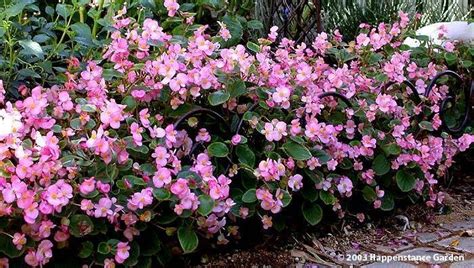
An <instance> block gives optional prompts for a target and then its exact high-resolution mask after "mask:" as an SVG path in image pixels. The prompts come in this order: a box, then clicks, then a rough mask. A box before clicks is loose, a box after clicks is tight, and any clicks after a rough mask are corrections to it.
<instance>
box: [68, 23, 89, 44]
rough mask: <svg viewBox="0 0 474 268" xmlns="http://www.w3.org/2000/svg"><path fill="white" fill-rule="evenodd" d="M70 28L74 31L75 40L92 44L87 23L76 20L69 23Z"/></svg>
mask: <svg viewBox="0 0 474 268" xmlns="http://www.w3.org/2000/svg"><path fill="white" fill-rule="evenodd" d="M71 29H72V30H73V31H74V32H75V33H76V36H75V40H76V42H78V43H81V44H83V45H87V46H89V45H93V43H92V33H91V28H90V27H89V25H87V24H85V23H82V22H76V23H74V24H73V25H71Z"/></svg>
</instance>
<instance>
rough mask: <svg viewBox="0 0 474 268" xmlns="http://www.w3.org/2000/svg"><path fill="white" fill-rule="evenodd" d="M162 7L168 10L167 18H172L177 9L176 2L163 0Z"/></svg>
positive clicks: (175, 0)
mask: <svg viewBox="0 0 474 268" xmlns="http://www.w3.org/2000/svg"><path fill="white" fill-rule="evenodd" d="M164 6H165V8H166V10H168V16H170V17H174V15H175V14H176V11H178V9H179V4H178V1H177V0H165V2H164Z"/></svg>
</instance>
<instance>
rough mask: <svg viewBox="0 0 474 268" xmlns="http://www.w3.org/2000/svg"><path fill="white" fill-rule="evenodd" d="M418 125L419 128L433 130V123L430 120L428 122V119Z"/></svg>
mask: <svg viewBox="0 0 474 268" xmlns="http://www.w3.org/2000/svg"><path fill="white" fill-rule="evenodd" d="M418 126H419V127H420V128H421V129H425V130H428V131H433V130H434V128H433V124H432V123H431V122H428V121H421V122H420V123H419V124H418Z"/></svg>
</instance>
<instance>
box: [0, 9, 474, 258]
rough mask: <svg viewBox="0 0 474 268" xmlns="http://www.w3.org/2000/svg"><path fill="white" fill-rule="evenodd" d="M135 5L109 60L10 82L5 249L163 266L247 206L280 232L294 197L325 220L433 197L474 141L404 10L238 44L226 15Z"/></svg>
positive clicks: (225, 228) (0, 148)
mask: <svg viewBox="0 0 474 268" xmlns="http://www.w3.org/2000/svg"><path fill="white" fill-rule="evenodd" d="M165 3H166V7H167V8H168V10H169V15H170V16H175V15H179V14H176V12H177V9H178V8H179V6H178V5H177V4H176V2H175V1H165ZM178 13H179V12H178ZM125 14H126V11H125V10H123V11H122V12H121V13H120V15H119V16H117V17H115V25H114V26H115V27H116V31H115V32H114V33H113V34H112V35H111V36H112V42H111V44H110V45H109V46H107V48H106V49H105V50H104V53H103V59H98V60H97V61H89V62H87V63H84V64H82V65H81V64H80V63H79V62H80V61H78V60H71V61H70V65H69V66H68V71H67V73H66V75H67V81H66V82H65V83H64V84H61V85H56V86H53V87H51V88H43V87H42V86H40V85H38V86H37V87H34V88H31V89H29V88H25V89H24V90H23V92H22V95H23V97H22V99H21V100H18V101H8V100H6V99H5V98H4V97H3V94H0V101H1V104H2V105H3V107H4V108H2V109H1V110H0V122H1V132H0V161H1V162H0V191H1V194H0V231H1V232H0V254H3V255H5V256H6V257H7V258H5V259H2V262H4V263H8V262H9V261H10V262H11V263H15V264H16V263H22V262H24V263H26V264H28V265H30V266H33V267H35V266H44V265H46V264H48V263H51V262H52V261H58V262H59V260H60V259H61V257H60V255H61V254H60V253H59V252H61V250H63V251H67V250H70V251H72V252H73V253H74V256H75V257H77V259H76V260H78V261H76V264H77V263H82V264H92V265H94V264H99V265H103V266H105V267H114V265H116V264H117V265H118V264H123V265H125V266H135V265H142V266H146V267H152V266H153V265H156V264H161V265H163V264H164V263H165V261H166V259H167V256H168V255H169V254H170V252H169V251H170V249H169V248H168V246H167V245H168V244H170V245H176V242H174V241H176V240H177V241H179V245H180V248H181V252H183V253H188V252H192V251H194V250H196V248H197V247H198V241H199V238H201V239H209V240H211V241H215V242H216V243H217V244H226V243H228V242H229V241H231V240H232V239H236V238H237V237H238V223H239V222H240V220H245V219H249V218H258V219H261V222H262V226H261V227H258V228H263V229H270V228H275V229H277V230H282V229H284V228H285V221H286V220H290V219H286V218H285V217H283V216H282V215H285V213H287V212H288V209H287V208H288V207H293V208H295V207H296V208H297V210H296V211H299V212H300V213H299V215H300V217H301V218H304V219H305V220H306V221H307V223H308V224H310V225H316V224H318V223H319V222H320V221H321V220H322V219H323V214H326V213H334V214H335V215H337V216H338V217H340V218H343V217H356V218H357V219H358V220H361V221H363V220H364V219H365V213H367V212H369V211H371V210H382V211H390V210H393V209H394V208H395V206H396V205H397V204H398V202H403V200H407V199H410V200H414V201H420V202H425V203H426V205H427V206H429V207H434V206H436V205H437V204H440V203H442V202H443V198H444V195H443V193H442V192H439V191H438V188H437V184H438V180H437V178H439V177H440V176H442V175H443V174H444V173H445V172H446V171H447V169H448V168H449V167H450V166H451V165H452V163H453V157H454V156H455V155H456V154H457V153H458V152H461V151H465V150H467V149H468V148H469V146H470V145H471V143H472V142H473V141H474V137H473V135H471V134H468V133H464V134H460V135H457V136H453V135H451V134H448V133H446V132H444V131H443V122H442V120H441V118H440V116H439V114H438V112H439V110H440V105H441V104H440V100H442V99H443V98H444V97H445V96H446V95H447V94H448V92H449V88H448V85H446V84H444V83H442V84H439V85H437V86H435V87H434V88H433V89H432V91H431V92H430V94H428V95H426V96H425V95H423V93H424V91H425V90H426V88H427V84H428V83H429V81H430V80H431V79H432V78H433V77H434V76H435V75H436V74H437V73H438V72H440V71H442V70H445V69H446V66H445V65H443V64H438V63H436V62H425V63H420V62H416V61H415V60H414V59H412V57H411V52H410V50H408V49H406V48H403V47H401V38H402V36H403V33H404V31H405V30H406V27H407V26H408V25H409V19H408V17H407V16H406V15H405V14H404V13H400V20H399V22H396V23H394V24H393V25H388V24H384V23H382V24H380V25H378V26H377V27H376V28H370V27H368V26H365V25H363V26H362V27H363V29H362V30H363V31H362V33H361V34H360V35H358V36H357V38H356V40H355V41H354V42H351V43H348V44H346V43H343V42H342V41H341V40H342V39H341V36H340V34H338V32H335V33H333V34H326V33H320V34H319V35H318V36H317V38H316V39H315V41H314V43H313V44H304V43H301V44H296V43H295V42H293V41H292V40H288V39H282V40H281V42H279V43H275V40H276V39H277V29H275V28H272V31H271V33H270V34H269V36H268V38H262V39H260V40H259V41H258V43H252V42H249V43H248V44H247V47H244V46H243V45H237V46H235V47H230V48H220V43H221V42H224V41H225V40H226V39H227V38H229V32H228V31H226V28H225V25H222V27H223V28H222V30H221V31H219V33H218V34H217V35H216V36H212V35H210V34H208V33H207V32H206V30H207V28H206V26H202V25H192V24H190V25H188V28H187V33H186V34H185V35H184V36H173V35H172V34H170V33H166V32H164V31H163V30H162V28H161V27H160V25H159V23H158V22H157V21H155V20H152V19H146V20H145V21H144V22H143V24H138V23H135V22H134V21H133V19H130V18H126V17H125ZM450 49H451V48H450ZM406 79H409V80H412V81H416V91H417V92H418V93H419V95H418V94H417V95H416V96H419V97H420V101H417V100H416V99H414V98H413V94H415V92H413V89H412V88H409V87H405V86H404V85H402V84H401V83H403V82H404V81H405V80H406ZM390 82H394V83H395V84H394V85H391V86H389V87H388V86H387V84H388V83H390ZM445 82H448V81H445ZM0 92H4V91H3V88H2V90H1V91H0ZM354 200H358V202H357V203H359V206H358V207H355V208H354ZM354 209H355V210H357V211H354ZM255 228H257V227H255ZM176 237H177V239H175V238H176ZM173 243H174V244H173ZM174 249H176V247H174ZM174 253H176V252H174ZM55 258H56V259H55ZM69 259H70V260H65V261H66V262H67V261H71V259H74V258H72V257H71V258H69Z"/></svg>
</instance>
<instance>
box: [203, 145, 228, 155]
mask: <svg viewBox="0 0 474 268" xmlns="http://www.w3.org/2000/svg"><path fill="white" fill-rule="evenodd" d="M207 152H208V153H209V155H210V156H215V157H226V156H227V155H228V154H229V148H227V145H225V144H224V143H222V142H214V143H212V144H210V145H209V146H207Z"/></svg>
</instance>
